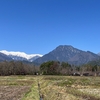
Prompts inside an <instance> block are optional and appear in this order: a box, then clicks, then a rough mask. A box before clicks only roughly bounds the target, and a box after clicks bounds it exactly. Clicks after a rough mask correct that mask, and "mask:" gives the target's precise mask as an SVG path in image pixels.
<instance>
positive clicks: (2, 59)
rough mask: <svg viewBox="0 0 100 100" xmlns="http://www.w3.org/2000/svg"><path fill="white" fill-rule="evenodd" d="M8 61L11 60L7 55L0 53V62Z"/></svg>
mask: <svg viewBox="0 0 100 100" xmlns="http://www.w3.org/2000/svg"><path fill="white" fill-rule="evenodd" d="M6 60H7V61H10V60H12V58H10V57H8V56H7V55H5V54H3V53H0V61H6Z"/></svg>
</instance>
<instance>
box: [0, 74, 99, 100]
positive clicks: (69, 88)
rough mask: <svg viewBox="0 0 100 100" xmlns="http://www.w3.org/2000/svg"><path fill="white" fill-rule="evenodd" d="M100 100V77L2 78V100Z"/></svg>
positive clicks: (0, 88)
mask: <svg viewBox="0 0 100 100" xmlns="http://www.w3.org/2000/svg"><path fill="white" fill-rule="evenodd" d="M40 96H41V98H43V100H100V77H92V76H91V77H89V76H88V77H81V76H49V75H47V76H40V75H39V76H0V100H40Z"/></svg>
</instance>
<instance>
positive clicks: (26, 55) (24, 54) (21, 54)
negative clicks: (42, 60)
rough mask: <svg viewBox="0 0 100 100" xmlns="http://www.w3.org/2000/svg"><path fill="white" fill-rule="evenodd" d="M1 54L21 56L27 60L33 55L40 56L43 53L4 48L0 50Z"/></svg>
mask: <svg viewBox="0 0 100 100" xmlns="http://www.w3.org/2000/svg"><path fill="white" fill-rule="evenodd" d="M0 52H1V53H3V54H6V55H7V56H18V57H23V58H26V59H27V60H29V59H31V58H33V57H36V56H38V57H42V56H43V55H41V54H26V53H24V52H14V51H6V50H1V51H0Z"/></svg>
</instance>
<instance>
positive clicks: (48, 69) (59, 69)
mask: <svg viewBox="0 0 100 100" xmlns="http://www.w3.org/2000/svg"><path fill="white" fill-rule="evenodd" d="M40 72H41V73H42V74H44V75H79V76H80V75H90V74H91V75H94V74H95V73H97V74H99V73H100V66H99V65H96V64H95V65H91V64H85V65H81V66H75V65H71V64H69V63H67V62H59V61H48V62H44V63H43V64H41V65H40Z"/></svg>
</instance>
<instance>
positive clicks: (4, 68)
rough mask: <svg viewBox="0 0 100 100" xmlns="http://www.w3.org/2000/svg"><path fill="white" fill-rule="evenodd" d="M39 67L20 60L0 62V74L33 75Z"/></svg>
mask: <svg viewBox="0 0 100 100" xmlns="http://www.w3.org/2000/svg"><path fill="white" fill-rule="evenodd" d="M38 71H39V67H35V66H34V65H33V64H25V63H22V62H21V61H10V62H7V61H4V62H0V75H34V74H35V73H36V72H38Z"/></svg>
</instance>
